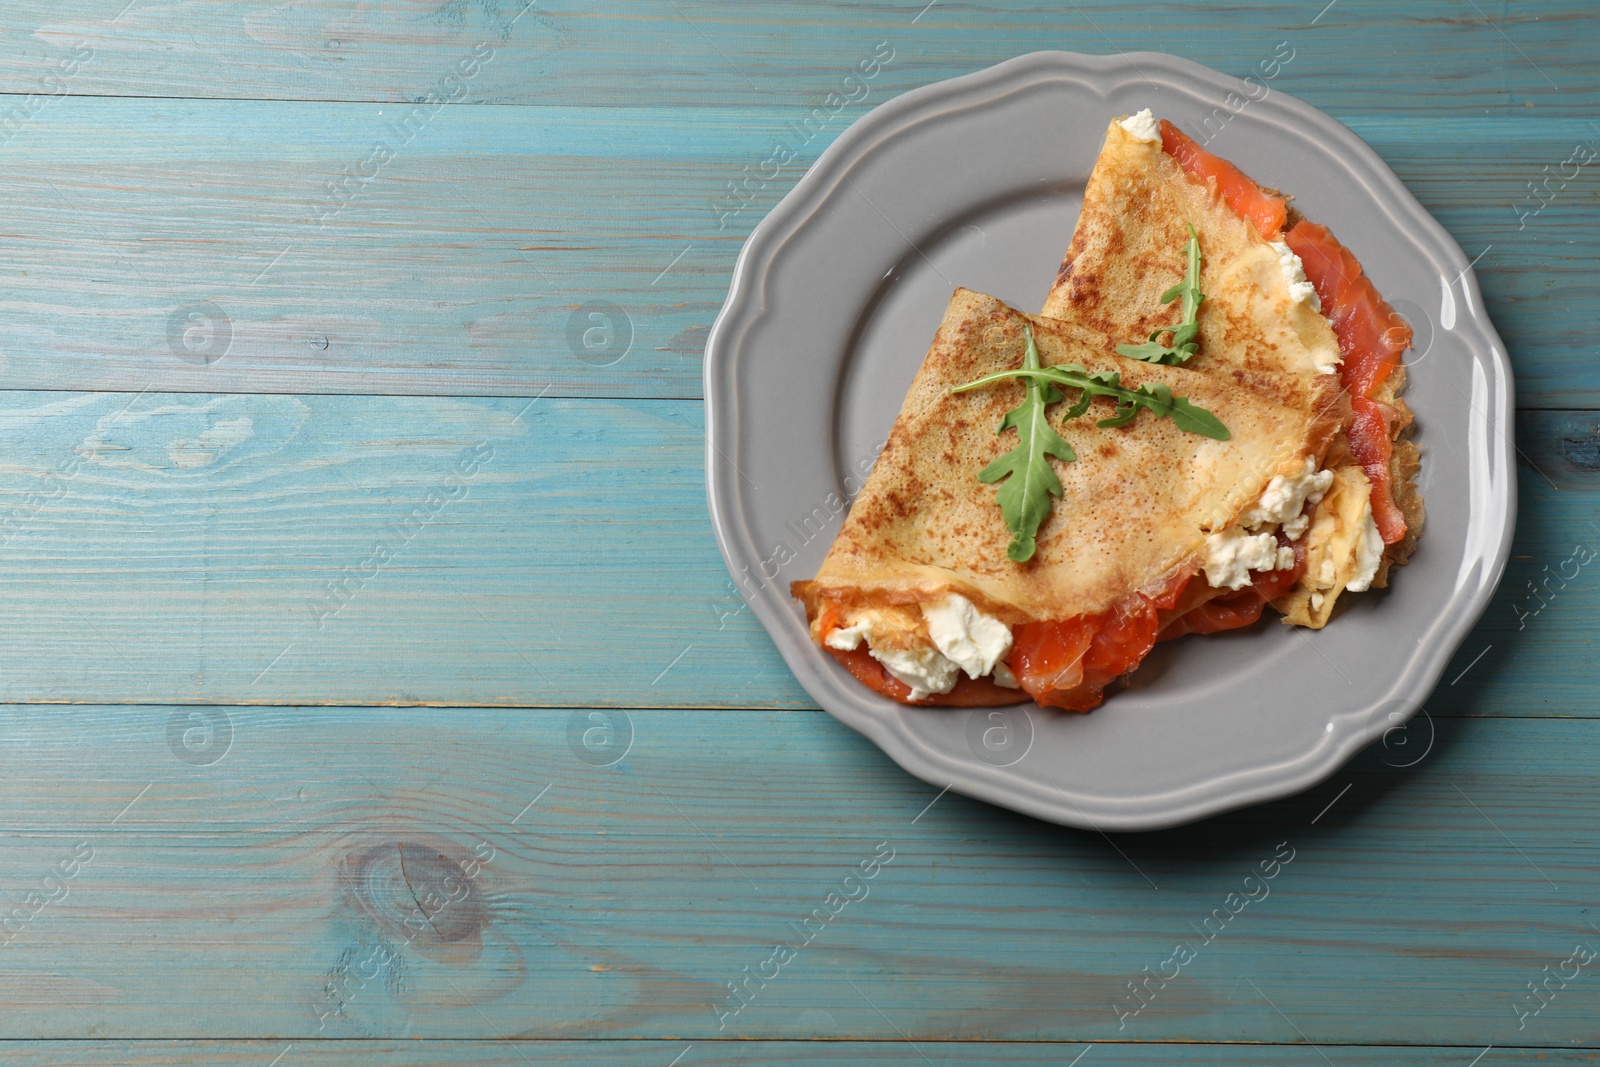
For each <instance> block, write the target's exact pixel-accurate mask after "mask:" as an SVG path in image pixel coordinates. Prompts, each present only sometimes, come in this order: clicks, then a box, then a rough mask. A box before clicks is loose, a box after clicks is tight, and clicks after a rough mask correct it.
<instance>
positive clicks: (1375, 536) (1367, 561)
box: [1345, 500, 1383, 593]
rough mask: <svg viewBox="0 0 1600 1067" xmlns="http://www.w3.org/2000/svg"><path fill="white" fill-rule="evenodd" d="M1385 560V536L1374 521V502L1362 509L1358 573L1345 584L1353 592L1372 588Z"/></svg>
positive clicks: (1357, 547) (1358, 543)
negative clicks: (1379, 568)
mask: <svg viewBox="0 0 1600 1067" xmlns="http://www.w3.org/2000/svg"><path fill="white" fill-rule="evenodd" d="M1382 562H1383V536H1382V535H1381V534H1379V533H1378V524H1377V523H1375V522H1373V521H1372V502H1371V501H1370V500H1369V501H1367V503H1366V506H1365V507H1363V508H1362V509H1361V535H1360V537H1359V538H1357V540H1356V575H1355V577H1354V578H1351V579H1350V581H1349V582H1347V583H1346V584H1345V589H1347V590H1349V591H1350V592H1352V593H1360V592H1364V591H1366V590H1368V589H1371V588H1372V579H1374V578H1376V577H1377V576H1378V565H1379V564H1380V563H1382Z"/></svg>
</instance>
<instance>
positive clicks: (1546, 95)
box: [0, 0, 1600, 121]
mask: <svg viewBox="0 0 1600 1067" xmlns="http://www.w3.org/2000/svg"><path fill="white" fill-rule="evenodd" d="M125 6H126V10H124V7H125ZM524 6H525V3H524V0H474V2H472V3H467V2H464V0H390V2H386V3H383V4H349V3H342V2H340V0H291V2H289V3H282V4H266V3H250V4H214V3H208V2H206V0H133V2H132V3H128V0H84V2H81V3H78V4H75V5H73V6H72V7H71V8H70V9H64V8H62V7H61V6H60V5H54V4H50V3H48V2H46V0H13V2H12V3H8V4H7V5H6V6H5V10H4V14H3V16H0V42H4V44H5V45H6V47H5V48H4V49H3V53H4V55H5V60H4V63H3V65H0V88H3V89H5V90H7V91H11V92H22V93H26V92H31V91H34V89H35V87H36V84H37V82H38V80H39V79H40V78H41V77H43V76H44V74H45V73H47V72H48V71H49V70H50V69H52V68H51V64H53V63H54V62H55V61H56V59H57V58H58V56H59V55H61V54H65V53H67V52H68V51H69V50H70V49H71V48H73V47H74V46H75V45H77V44H78V42H80V41H81V42H84V43H86V44H88V45H89V46H90V47H92V48H93V49H94V51H95V55H94V59H93V61H92V62H90V63H88V64H86V65H85V66H84V68H83V69H82V70H81V71H79V72H78V73H77V74H75V75H74V77H73V78H72V79H71V81H70V82H69V88H70V91H72V92H78V93H83V94H85V95H96V96H123V97H125V96H167V97H172V96H190V97H228V98H258V97H259V98H269V99H292V100H376V101H384V102H398V101H401V100H412V99H415V98H416V96H417V95H419V94H421V93H424V92H426V91H428V89H430V88H432V86H433V83H434V82H435V81H436V80H437V79H438V77H439V75H440V74H442V73H443V72H444V71H445V70H447V69H448V68H449V67H450V66H451V65H453V64H454V63H455V62H456V61H457V60H458V59H459V58H460V57H461V56H462V55H464V54H466V53H467V52H468V51H469V50H470V49H471V48H472V47H473V46H474V45H475V44H476V43H478V42H480V41H487V42H489V43H490V44H492V46H493V47H494V48H495V49H496V56H495V59H494V60H493V62H492V63H491V64H489V65H488V66H487V67H486V68H485V69H484V70H483V72H482V73H480V74H478V75H477V76H475V77H474V78H472V79H471V80H470V81H469V82H468V85H467V94H466V96H465V99H468V100H472V101H478V102H487V103H502V102H504V103H548V104H582V105H591V104H605V105H618V104H621V105H626V104H658V103H660V104H674V105H677V104H686V105H690V106H695V107H717V106H722V105H726V104H750V103H758V104H768V103H779V104H784V103H791V102H794V101H795V100H796V98H797V97H808V98H814V99H815V100H816V101H818V102H820V101H821V100H822V99H823V98H824V97H825V96H826V94H827V93H830V92H833V91H835V90H836V89H838V88H839V79H840V78H841V77H842V75H843V74H845V73H847V72H848V71H849V70H850V69H851V68H852V67H853V66H854V64H855V63H856V61H857V60H858V59H860V58H861V57H862V56H863V55H864V54H866V52H867V51H868V50H870V47H871V44H872V42H874V41H877V40H890V41H892V42H894V43H895V44H896V46H897V48H898V49H901V50H903V51H904V53H905V54H906V55H907V56H908V57H909V58H908V60H907V61H906V62H905V63H904V64H903V65H897V66H893V67H891V68H890V70H889V77H888V79H887V80H886V81H885V89H886V90H888V91H893V92H901V91H904V90H906V89H910V88H913V87H915V86H918V85H922V84H925V83H926V82H929V81H935V80H938V79H940V78H947V77H951V76H954V75H958V74H965V73H967V72H969V71H972V70H976V69H978V68H980V67H985V66H989V65H990V64H992V63H996V62H999V61H1000V60H1002V59H1009V58H1010V57H1012V56H1015V55H1019V54H1021V53H1023V52H1031V51H1035V50H1037V49H1043V48H1058V49H1066V50H1068V51H1078V52H1125V51H1146V50H1151V51H1165V52H1176V53H1180V54H1183V55H1188V56H1191V57H1192V58H1194V59H1196V60H1198V61H1200V62H1202V63H1206V64H1208V65H1210V66H1213V67H1216V68H1217V69H1218V70H1223V71H1227V72H1228V73H1231V74H1235V75H1244V74H1247V73H1249V72H1250V71H1251V70H1252V69H1254V64H1255V61H1256V60H1257V59H1258V58H1260V57H1263V56H1267V55H1270V54H1271V52H1272V49H1273V47H1274V45H1276V44H1277V42H1279V41H1282V40H1289V41H1291V42H1292V43H1293V44H1294V46H1295V47H1296V48H1297V49H1299V48H1302V47H1303V48H1304V50H1305V52H1304V54H1305V58H1301V56H1300V55H1298V54H1297V57H1296V59H1295V63H1294V65H1293V66H1292V67H1290V68H1289V69H1288V70H1287V71H1286V72H1285V74H1284V78H1285V79H1290V80H1288V81H1286V82H1285V84H1284V88H1285V89H1286V90H1288V91H1289V92H1292V93H1296V94H1297V95H1301V94H1304V95H1306V96H1308V98H1311V97H1314V98H1315V99H1313V102H1314V103H1317V104H1318V105H1319V106H1322V107H1327V108H1330V109H1338V110H1346V111H1361V110H1366V111H1375V112H1381V113H1386V114H1395V115H1406V116H1412V117H1416V118H1419V119H1422V120H1430V121H1431V119H1432V118H1434V117H1435V116H1436V115H1438V114H1439V113H1441V112H1444V113H1451V112H1453V113H1455V114H1468V115H1470V114H1473V113H1474V111H1475V110H1478V109H1481V108H1484V107H1504V106H1506V105H1507V104H1508V103H1509V104H1514V105H1515V106H1521V105H1522V104H1523V103H1524V102H1527V101H1534V102H1536V103H1537V105H1538V106H1540V107H1547V108H1549V109H1551V110H1552V111H1553V112H1555V113H1558V114H1563V115H1566V116H1568V117H1571V118H1576V119H1581V118H1585V117H1592V109H1589V108H1588V107H1587V102H1588V101H1590V100H1592V99H1593V94H1594V93H1595V92H1596V91H1597V89H1600V76H1597V72H1596V71H1595V69H1594V67H1593V65H1592V64H1591V63H1590V62H1589V61H1590V58H1591V56H1590V50H1589V47H1588V46H1589V44H1590V42H1591V34H1592V30H1593V10H1592V8H1591V7H1589V6H1588V5H1587V4H1585V3H1584V2H1583V0H1560V2H1548V0H1547V2H1541V3H1537V4H1533V3H1518V4H1512V3H1510V2H1509V0H1487V2H1482V3H1479V4H1478V5H1477V7H1476V9H1474V7H1473V6H1472V5H1463V6H1462V7H1459V8H1458V7H1454V6H1449V5H1440V6H1437V7H1433V6H1423V7H1419V8H1416V9H1404V8H1396V7H1394V6H1393V5H1391V4H1386V3H1383V2H1382V0H1342V2H1340V3H1339V4H1338V5H1337V6H1335V7H1334V8H1332V9H1331V10H1328V11H1325V12H1324V11H1323V8H1324V7H1325V0H1324V3H1306V4H1278V5H1273V6H1271V7H1253V6H1252V7H1237V6H1235V7H1223V6H1219V5H1217V4H1215V3H1209V2H1205V0H1187V2H1180V3H1167V4H1162V5H1160V7H1159V9H1154V8H1150V7H1137V6H1136V7H1130V6H1128V5H1125V4H1119V3H1117V2H1116V0H1082V2H1076V3H1073V4H1069V5H1062V4H1057V3H1052V2H1051V0H1004V2H998V3H985V4H983V5H981V6H976V5H966V4H957V3H952V2H949V0H944V2H940V3H937V4H935V5H932V6H931V7H930V6H929V5H928V4H927V2H926V0H881V2H876V3H870V4H854V3H849V2H847V0H827V2H820V3H813V2H808V0H777V2H771V3H764V4H761V5H759V6H744V7H740V8H737V9H730V8H729V7H728V6H727V5H725V4H721V3H718V2H717V0H639V2H633V3H627V4H585V3H577V2H573V0H565V2H551V0H542V2H540V3H538V4H537V5H536V6H534V7H532V8H531V9H529V10H528V12H527V14H526V15H525V16H524V17H522V18H521V19H520V20H517V18H516V17H517V14H518V12H519V11H521V10H522V9H523V8H524ZM925 9H926V10H925ZM1547 76H1548V79H1553V83H1552V81H1551V80H1547Z"/></svg>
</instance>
